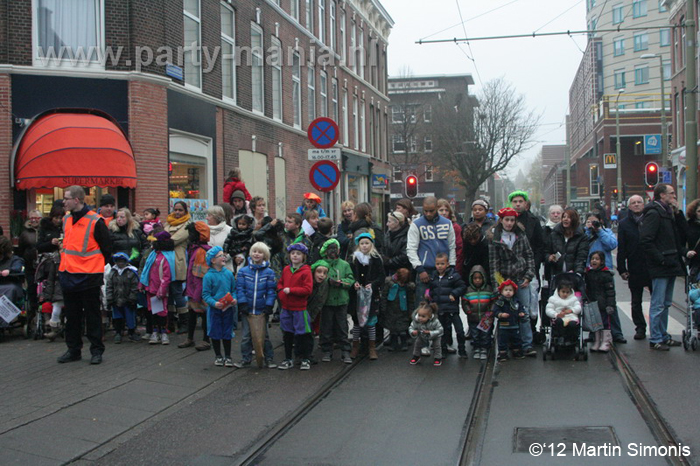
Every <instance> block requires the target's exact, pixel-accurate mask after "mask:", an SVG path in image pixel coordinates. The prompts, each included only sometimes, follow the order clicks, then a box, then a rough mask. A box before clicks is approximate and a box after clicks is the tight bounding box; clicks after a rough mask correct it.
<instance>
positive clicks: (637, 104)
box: [634, 100, 651, 155]
mask: <svg viewBox="0 0 700 466" xmlns="http://www.w3.org/2000/svg"><path fill="white" fill-rule="evenodd" d="M634 108H636V109H642V108H651V102H649V101H648V100H639V101H637V102H635V103H634ZM635 155H636V154H635Z"/></svg>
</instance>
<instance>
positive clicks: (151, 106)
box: [129, 81, 168, 215]
mask: <svg viewBox="0 0 700 466" xmlns="http://www.w3.org/2000/svg"><path fill="white" fill-rule="evenodd" d="M167 105H168V104H167V94H166V89H165V88H164V87H162V86H159V85H155V84H151V83H144V82H139V81H132V82H130V83H129V139H130V141H131V146H132V148H133V149H134V155H135V157H136V174H137V176H138V185H137V187H136V205H135V210H136V212H142V211H143V209H145V208H148V207H157V208H158V209H160V211H161V212H162V213H163V214H164V215H166V214H167V212H168V108H167Z"/></svg>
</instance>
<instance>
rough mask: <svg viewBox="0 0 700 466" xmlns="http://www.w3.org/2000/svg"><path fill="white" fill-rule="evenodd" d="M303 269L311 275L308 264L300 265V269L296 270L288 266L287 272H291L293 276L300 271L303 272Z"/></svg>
mask: <svg viewBox="0 0 700 466" xmlns="http://www.w3.org/2000/svg"><path fill="white" fill-rule="evenodd" d="M304 269H307V270H308V271H309V273H311V267H309V265H308V264H302V265H301V267H299V268H298V269H295V268H293V267H292V266H291V265H290V266H289V271H290V272H292V273H293V274H295V273H297V272H299V271H300V270H304Z"/></svg>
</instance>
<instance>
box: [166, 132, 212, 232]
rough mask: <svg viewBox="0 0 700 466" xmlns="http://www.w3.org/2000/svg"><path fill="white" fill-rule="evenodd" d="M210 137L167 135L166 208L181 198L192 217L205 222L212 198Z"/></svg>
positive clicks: (179, 134)
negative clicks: (168, 137) (167, 196)
mask: <svg viewBox="0 0 700 466" xmlns="http://www.w3.org/2000/svg"><path fill="white" fill-rule="evenodd" d="M211 160H212V153H211V139H209V138H203V137H202V138H199V137H196V136H191V135H188V134H181V133H171V134H170V154H169V161H168V190H169V194H170V195H169V197H170V207H171V208H172V205H173V204H174V202H175V201H177V200H180V199H182V200H185V202H186V203H187V205H188V207H189V210H190V215H192V219H193V220H202V221H206V211H207V209H208V208H209V205H210V204H212V203H213V201H214V190H213V185H214V182H213V169H212V164H211Z"/></svg>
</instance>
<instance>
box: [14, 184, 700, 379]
mask: <svg viewBox="0 0 700 466" xmlns="http://www.w3.org/2000/svg"><path fill="white" fill-rule="evenodd" d="M224 191H225V193H226V195H227V197H226V200H227V201H228V202H225V203H223V204H220V205H216V206H212V207H210V208H209V210H208V212H207V217H206V222H203V221H196V222H194V221H192V219H191V217H190V215H189V213H188V208H187V204H186V203H185V202H181V201H177V202H175V203H174V205H173V206H172V212H171V213H169V214H168V215H167V217H166V218H165V219H164V220H162V219H161V217H160V215H161V213H160V212H159V211H158V209H146V210H145V211H144V212H142V213H141V215H133V214H132V213H131V212H130V211H129V209H127V208H123V207H122V208H117V206H116V201H115V199H114V198H113V197H112V196H110V195H104V196H102V198H101V200H100V206H99V208H96V209H92V208H91V207H90V206H88V205H86V204H85V192H84V190H83V189H82V188H80V187H78V186H73V187H70V188H67V189H66V190H65V194H64V198H63V200H62V202H57V203H56V204H55V205H54V207H53V208H52V209H51V212H50V214H49V216H48V217H42V215H41V214H40V212H38V211H32V212H30V213H29V218H28V221H27V224H26V229H25V232H24V233H22V236H21V237H20V240H19V247H18V249H17V251H16V252H14V251H13V249H12V246H11V244H10V243H9V240H7V239H6V238H5V237H0V250H1V252H2V254H3V257H2V258H0V271H1V272H0V275H1V277H0V280H9V279H10V278H12V277H14V276H16V273H17V272H18V268H19V269H21V264H22V263H23V265H24V273H25V276H26V286H27V304H26V305H27V306H28V308H32V307H34V309H35V310H40V311H42V313H45V315H46V316H47V317H46V318H47V322H46V333H45V335H44V336H45V337H46V339H47V340H48V341H54V340H55V339H56V338H57V337H58V336H59V335H61V334H63V335H64V336H65V342H66V345H67V351H66V352H65V354H63V355H62V356H61V357H59V358H58V362H59V363H66V362H71V361H77V360H80V359H81V357H82V354H81V353H82V346H83V338H82V337H83V335H85V336H86V337H87V339H88V340H89V342H90V354H91V359H90V362H91V363H92V364H100V363H101V362H102V355H103V353H104V351H105V343H104V341H105V339H106V337H105V330H106V329H107V328H108V326H109V325H111V329H113V331H114V334H113V335H114V336H113V342H114V343H115V344H121V343H122V342H123V341H129V342H139V341H141V340H147V343H148V344H149V345H168V344H170V341H171V338H172V336H173V334H177V335H182V336H181V337H180V340H179V341H178V343H179V344H178V347H179V348H182V349H187V348H193V349H195V350H198V351H213V352H214V355H215V356H214V364H215V365H217V366H224V367H238V368H246V367H250V366H251V365H252V364H253V359H254V353H255V355H256V356H257V357H258V358H259V361H262V364H264V365H265V366H266V367H269V368H274V367H277V368H279V369H290V368H293V367H295V365H298V366H299V367H300V368H301V369H302V370H308V369H310V368H311V366H312V365H313V364H315V363H316V362H317V361H321V362H323V363H328V362H331V361H333V360H334V358H337V360H339V361H341V362H342V363H346V364H349V363H352V361H353V360H354V359H355V358H357V357H358V356H359V355H360V354H362V353H366V354H367V356H368V358H369V359H370V360H376V359H378V358H379V355H378V353H377V349H378V347H379V345H381V344H382V343H383V340H384V338H383V336H384V335H385V332H387V334H388V336H389V339H388V343H387V348H388V350H389V351H408V350H409V344H410V343H411V341H412V340H413V347H412V348H413V349H412V354H411V358H410V363H411V364H417V363H419V362H420V360H421V359H423V358H429V360H431V362H432V364H433V365H435V366H440V365H441V364H442V360H443V359H444V358H445V357H446V356H447V355H449V354H456V355H457V357H460V358H468V357H469V351H468V346H467V345H468V343H469V342H471V350H472V351H471V354H472V358H473V359H486V358H487V354H488V353H489V350H490V349H491V347H492V345H493V340H494V336H493V335H494V329H498V331H497V335H498V342H497V343H498V345H497V346H498V352H497V358H498V360H499V361H506V360H508V359H511V358H513V359H520V358H524V357H528V356H529V357H533V356H535V355H536V354H537V351H536V349H535V345H537V344H540V343H542V331H541V330H542V329H541V327H540V328H539V329H538V327H537V322H538V319H551V325H552V326H553V328H554V329H555V330H556V331H557V332H558V334H560V335H564V336H567V335H568V336H570V337H572V338H575V336H576V335H577V334H578V329H579V326H580V325H581V314H582V306H581V301H580V299H579V296H580V293H577V292H579V291H581V290H577V289H576V283H575V282H572V281H565V280H563V281H559V282H557V285H556V289H552V290H548V289H549V283H550V281H551V280H552V277H555V276H557V275H559V274H564V273H572V274H575V276H578V277H581V280H582V282H583V283H585V289H586V291H587V295H588V301H589V302H595V303H597V305H598V312H599V313H600V321H601V322H602V326H601V329H600V330H597V331H595V332H592V334H591V335H590V337H589V338H590V341H592V342H593V344H592V346H591V350H592V351H600V352H607V351H608V350H609V349H610V347H611V345H613V344H615V343H618V344H619V343H626V340H625V338H624V335H623V333H622V329H621V326H620V319H619V315H618V308H617V304H616V299H615V294H616V293H615V285H614V280H613V268H614V264H613V258H612V251H613V250H614V249H617V251H618V252H617V270H618V272H619V273H620V275H621V278H622V279H623V280H625V281H627V283H628V284H629V288H630V291H631V295H632V318H633V321H634V325H635V329H636V332H635V339H644V338H646V333H647V321H646V319H645V318H644V313H643V311H642V293H643V289H644V288H648V289H649V291H650V292H651V304H650V310H649V328H650V337H649V343H650V348H652V349H654V350H662V351H665V350H668V349H669V347H671V346H677V345H678V344H679V343H678V342H676V341H675V340H673V339H672V338H671V337H670V335H669V334H668V333H667V322H668V308H669V306H670V304H671V298H672V293H673V283H674V279H675V277H677V276H682V275H684V274H685V264H686V261H687V264H688V265H689V266H690V267H691V273H695V274H696V275H697V272H698V269H699V267H698V266H699V265H700V258H699V257H698V256H697V252H698V247H700V220H699V219H700V200H698V201H694V202H692V203H690V205H689V208H688V216H687V219H686V217H685V216H684V215H683V213H682V212H680V211H679V210H678V208H677V205H676V199H675V192H674V190H673V187H672V186H670V185H665V184H659V185H658V186H657V187H656V189H655V191H654V200H653V201H651V202H649V203H648V204H647V205H646V206H645V205H644V202H643V199H642V198H641V196H632V197H631V198H630V199H629V201H628V210H627V215H626V217H625V218H624V219H622V220H621V221H620V223H619V231H618V235H617V237H616V236H615V234H614V233H613V231H612V230H611V229H609V228H608V227H606V220H607V219H606V218H605V216H604V215H605V213H604V212H602V213H601V212H592V213H588V214H587V215H586V217H585V220H584V219H582V218H581V217H580V216H579V213H578V212H577V211H576V210H574V209H572V208H562V207H561V206H552V207H551V208H550V209H549V218H548V220H547V222H546V224H545V225H544V226H543V225H542V224H541V222H540V219H539V218H538V217H537V216H536V215H534V214H533V213H532V212H531V211H530V203H529V197H528V194H527V193H526V192H524V191H515V192H513V193H511V194H510V196H509V197H508V206H506V207H503V208H501V209H500V210H498V211H497V215H494V213H493V209H492V208H491V206H490V205H489V204H488V202H487V201H485V200H483V199H477V200H475V201H474V202H473V203H472V205H471V211H470V212H466V213H465V215H464V217H465V220H466V221H465V222H464V223H461V222H459V221H458V217H457V215H455V212H454V211H453V209H452V206H451V205H450V203H449V202H448V201H446V200H444V199H436V198H435V197H426V198H424V199H423V200H422V204H421V205H420V206H418V207H420V208H421V209H420V213H419V212H418V210H417V209H416V206H415V205H414V204H413V202H412V201H411V200H410V199H401V200H399V201H398V202H396V204H395V205H394V210H392V211H390V212H389V213H388V215H387V218H386V219H385V225H386V228H382V227H381V226H380V225H379V220H380V219H375V218H374V216H373V209H372V206H371V205H370V204H368V203H364V202H363V203H359V204H357V205H355V204H353V202H351V201H345V202H343V203H342V206H341V208H342V217H341V218H342V220H341V221H340V222H339V223H338V224H337V225H336V224H334V222H333V221H332V220H331V219H330V218H328V217H327V216H326V213H325V212H324V210H323V208H322V206H321V199H320V198H319V196H317V195H316V194H314V193H307V194H305V195H304V199H303V200H302V202H301V205H300V206H299V207H298V209H295V210H293V211H291V212H289V213H287V214H286V215H285V216H284V218H283V219H282V218H280V219H273V218H271V217H270V216H269V215H268V214H267V210H266V203H265V199H263V198H262V197H257V196H255V197H254V196H251V195H250V193H248V190H247V189H246V187H245V183H244V182H243V181H242V180H241V176H240V172H239V171H238V170H233V171H232V172H231V173H230V175H229V178H228V179H227V182H226V184H225V187H224ZM382 220H384V219H382ZM4 284H5V281H0V286H4ZM552 288H554V287H552ZM698 294H700V293H698ZM698 298H699V300H698V305H697V307H698V308H700V296H698ZM541 304H542V309H543V312H544V315H542V316H540V306H541ZM463 314H465V315H466V322H467V325H466V326H465V325H464V324H463V319H462V315H463ZM40 315H42V314H40ZM545 316H546V317H545ZM349 321H351V324H349ZM198 322H201V338H198V337H197V323H198ZM261 322H263V324H262V325H261ZM269 322H279V328H280V330H281V333H282V340H283V342H284V354H283V356H282V360H281V362H279V364H276V363H275V352H274V348H273V345H272V343H271V341H270V335H269V333H268V332H269V331H270V328H274V327H272V326H271V325H269ZM139 323H142V324H143V325H145V334H143V335H141V334H139V331H138V327H139ZM235 331H239V332H241V344H240V351H239V357H238V358H237V359H238V360H237V361H236V362H234V357H233V349H232V344H231V341H232V338H233V336H234V334H235ZM316 337H318V348H317V349H316V351H315V348H314V346H315V342H316ZM255 348H257V349H255ZM336 351H337V353H336ZM261 353H262V357H260V354H261Z"/></svg>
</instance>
